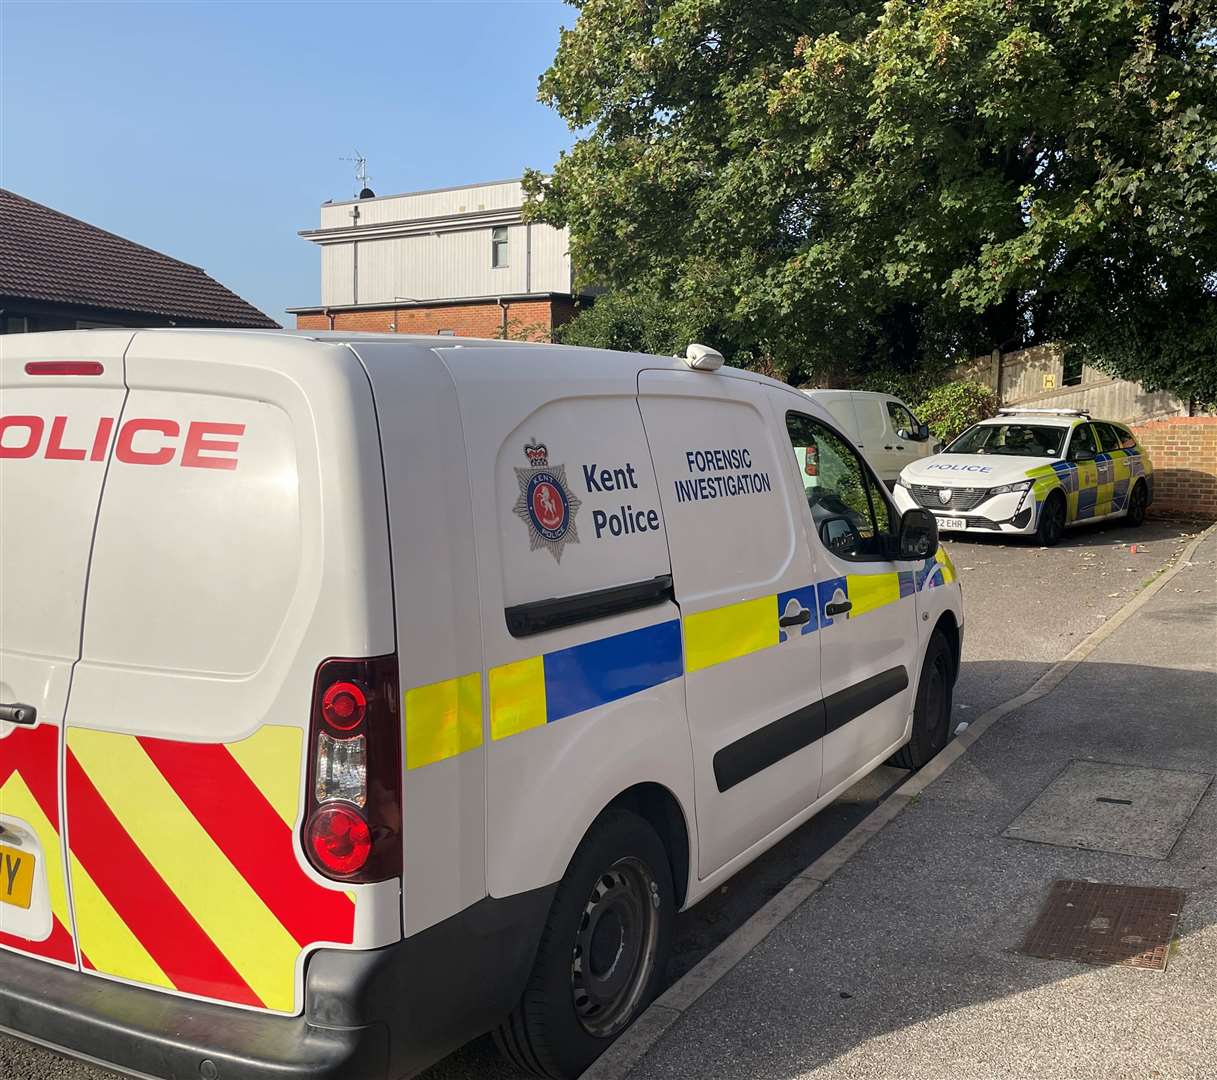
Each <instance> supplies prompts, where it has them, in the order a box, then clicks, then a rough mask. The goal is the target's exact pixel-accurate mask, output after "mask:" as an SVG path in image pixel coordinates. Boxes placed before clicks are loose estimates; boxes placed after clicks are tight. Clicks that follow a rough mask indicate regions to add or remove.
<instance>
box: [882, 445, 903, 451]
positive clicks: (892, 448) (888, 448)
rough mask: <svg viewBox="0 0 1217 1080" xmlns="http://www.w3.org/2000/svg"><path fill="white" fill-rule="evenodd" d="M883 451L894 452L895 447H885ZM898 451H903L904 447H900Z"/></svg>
mask: <svg viewBox="0 0 1217 1080" xmlns="http://www.w3.org/2000/svg"><path fill="white" fill-rule="evenodd" d="M883 449H884V450H894V449H895V447H892V446H885V447H884V448H883ZM900 449H901V450H903V449H904V447H903V446H902V447H900Z"/></svg>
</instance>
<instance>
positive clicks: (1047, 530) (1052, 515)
mask: <svg viewBox="0 0 1217 1080" xmlns="http://www.w3.org/2000/svg"><path fill="white" fill-rule="evenodd" d="M1064 532H1065V496H1064V495H1062V494H1061V493H1060V492H1059V491H1054V492H1052V494H1051V495H1049V496H1048V498H1047V499H1046V500H1045V502H1044V506H1043V509H1041V510H1040V520H1039V524H1038V525H1037V526H1036V527H1035V539H1036V541H1037V542H1038V543H1039V545H1040V547H1052V545H1053V544H1055V543H1056V542H1057V541H1058V540H1059V539H1060V538H1061V537H1062V536H1063V535H1064Z"/></svg>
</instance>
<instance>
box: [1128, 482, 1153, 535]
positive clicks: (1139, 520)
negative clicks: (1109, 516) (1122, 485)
mask: <svg viewBox="0 0 1217 1080" xmlns="http://www.w3.org/2000/svg"><path fill="white" fill-rule="evenodd" d="M1148 505H1149V496H1148V494H1147V492H1146V490H1145V485H1144V484H1143V483H1141V482H1140V481H1137V485H1136V486H1135V487H1134V488H1133V489H1132V494H1131V495H1129V496H1128V511H1127V512H1126V513H1125V515H1124V523H1125V524H1126V525H1131V526H1132V527H1133V528H1136V527H1137V526H1138V525H1143V524H1145V508H1146V507H1147V506H1148Z"/></svg>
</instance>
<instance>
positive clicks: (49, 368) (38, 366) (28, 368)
mask: <svg viewBox="0 0 1217 1080" xmlns="http://www.w3.org/2000/svg"><path fill="white" fill-rule="evenodd" d="M105 370H106V369H105V368H104V367H102V365H101V364H100V363H99V362H98V361H97V360H31V361H30V362H29V363H28V364H26V365H25V373H26V374H27V375H100V374H102V373H103V372H104V371H105Z"/></svg>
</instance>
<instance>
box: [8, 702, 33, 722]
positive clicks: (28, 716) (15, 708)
mask: <svg viewBox="0 0 1217 1080" xmlns="http://www.w3.org/2000/svg"><path fill="white" fill-rule="evenodd" d="M37 718H38V710H37V709H35V708H34V706H33V705H22V704H21V702H19V701H14V702H13V703H12V704H11V705H0V720H3V721H5V722H6V723H9V724H32V723H33V722H34V721H35V720H36V719H37Z"/></svg>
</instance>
